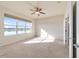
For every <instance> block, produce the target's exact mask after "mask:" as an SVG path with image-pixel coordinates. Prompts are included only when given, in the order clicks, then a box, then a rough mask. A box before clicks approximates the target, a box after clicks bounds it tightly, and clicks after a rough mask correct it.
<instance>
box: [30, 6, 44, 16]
mask: <svg viewBox="0 0 79 59" xmlns="http://www.w3.org/2000/svg"><path fill="white" fill-rule="evenodd" d="M30 10H31V11H33V12H32V13H31V15H33V14H37V15H38V16H40V14H45V13H44V12H42V9H41V8H39V7H34V9H30Z"/></svg>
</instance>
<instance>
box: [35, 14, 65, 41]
mask: <svg viewBox="0 0 79 59" xmlns="http://www.w3.org/2000/svg"><path fill="white" fill-rule="evenodd" d="M36 21H37V22H36V29H37V32H36V33H37V36H41V35H40V34H41V29H43V30H45V31H46V32H47V34H50V35H51V36H52V37H54V38H55V39H60V40H63V38H64V15H58V16H53V17H49V18H44V19H37V20H36ZM44 35H45V34H43V35H42V36H44Z"/></svg>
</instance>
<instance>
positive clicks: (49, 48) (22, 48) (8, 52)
mask: <svg viewBox="0 0 79 59" xmlns="http://www.w3.org/2000/svg"><path fill="white" fill-rule="evenodd" d="M0 58H68V46H67V45H64V44H63V43H62V42H60V41H54V42H53V41H51V40H50V41H48V42H47V41H44V40H42V39H41V38H34V39H31V40H29V41H22V42H18V43H15V44H12V45H10V46H5V47H0Z"/></svg>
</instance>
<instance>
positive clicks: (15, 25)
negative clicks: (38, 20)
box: [4, 17, 32, 36]
mask: <svg viewBox="0 0 79 59" xmlns="http://www.w3.org/2000/svg"><path fill="white" fill-rule="evenodd" d="M31 31H32V22H28V21H21V20H19V19H15V18H11V17H5V18H4V36H9V35H16V34H22V33H31Z"/></svg>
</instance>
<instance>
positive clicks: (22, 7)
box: [0, 1, 67, 18]
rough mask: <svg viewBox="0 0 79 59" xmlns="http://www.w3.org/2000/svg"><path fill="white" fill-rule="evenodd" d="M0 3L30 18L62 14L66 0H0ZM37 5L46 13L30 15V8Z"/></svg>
mask: <svg viewBox="0 0 79 59" xmlns="http://www.w3.org/2000/svg"><path fill="white" fill-rule="evenodd" d="M0 5H1V6H4V7H6V8H8V9H10V10H12V11H16V12H18V13H20V14H23V15H25V16H27V17H30V18H38V17H40V18H45V17H50V16H56V15H62V14H64V13H65V11H66V6H67V2H66V1H64V2H63V1H61V2H56V1H39V2H37V1H4V2H3V1H0ZM37 5H39V6H40V7H41V8H42V9H43V12H45V13H46V15H43V14H41V15H40V16H37V15H31V13H32V11H30V9H32V8H33V7H34V6H37Z"/></svg>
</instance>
